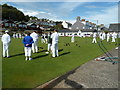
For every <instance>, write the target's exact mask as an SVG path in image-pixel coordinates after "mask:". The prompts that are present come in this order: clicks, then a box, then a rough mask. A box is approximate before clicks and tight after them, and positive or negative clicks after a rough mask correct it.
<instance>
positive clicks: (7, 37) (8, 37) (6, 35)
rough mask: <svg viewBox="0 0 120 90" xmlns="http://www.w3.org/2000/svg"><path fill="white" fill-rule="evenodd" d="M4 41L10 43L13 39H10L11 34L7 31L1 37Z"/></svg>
mask: <svg viewBox="0 0 120 90" xmlns="http://www.w3.org/2000/svg"><path fill="white" fill-rule="evenodd" d="M1 40H2V42H3V43H10V41H11V39H10V35H8V34H7V33H6V34H4V35H3V36H2V38H1Z"/></svg>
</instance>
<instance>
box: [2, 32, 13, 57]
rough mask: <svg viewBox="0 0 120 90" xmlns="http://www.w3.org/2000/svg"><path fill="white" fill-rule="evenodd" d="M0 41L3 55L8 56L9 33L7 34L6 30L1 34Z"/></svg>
mask: <svg viewBox="0 0 120 90" xmlns="http://www.w3.org/2000/svg"><path fill="white" fill-rule="evenodd" d="M1 40H2V42H3V57H6V54H7V57H9V44H10V41H11V39H10V35H9V34H8V30H6V31H5V34H3V36H2V38H1Z"/></svg>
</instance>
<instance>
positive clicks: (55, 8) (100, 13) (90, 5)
mask: <svg viewBox="0 0 120 90" xmlns="http://www.w3.org/2000/svg"><path fill="white" fill-rule="evenodd" d="M3 1H4V2H2V4H4V3H7V4H8V5H11V6H14V7H16V8H17V9H19V10H21V11H22V12H23V13H24V14H25V15H29V16H36V17H38V18H48V19H50V20H55V21H57V20H62V21H63V20H65V21H68V22H71V23H74V22H75V20H76V17H77V16H80V17H81V19H85V20H88V21H90V22H94V23H97V20H98V24H105V26H107V27H108V26H109V24H110V23H118V2H117V1H116V0H114V1H112V2H109V1H107V0H104V1H106V2H104V1H103V2H101V1H102V0H101V1H100V2H98V1H97V0H92V2H90V1H88V0H84V1H85V2H79V1H75V2H73V1H70V0H69V1H68V0H67V2H61V1H60V2H58V1H51V2H47V1H46V2H41V1H37V2H32V1H30V0H29V2H28V1H27V0H24V1H26V2H21V1H22V0H21V1H19V0H16V2H10V1H9V0H3ZM96 1H97V2H96Z"/></svg>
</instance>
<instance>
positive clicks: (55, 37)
mask: <svg viewBox="0 0 120 90" xmlns="http://www.w3.org/2000/svg"><path fill="white" fill-rule="evenodd" d="M51 38H52V46H51V49H52V57H56V56H59V54H58V38H59V34H58V33H57V30H54V33H53V34H52V35H51Z"/></svg>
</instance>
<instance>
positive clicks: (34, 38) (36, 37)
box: [30, 32, 39, 41]
mask: <svg viewBox="0 0 120 90" xmlns="http://www.w3.org/2000/svg"><path fill="white" fill-rule="evenodd" d="M30 36H31V37H32V38H33V41H37V40H38V37H39V36H38V34H37V33H35V32H33V33H31V34H30Z"/></svg>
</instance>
